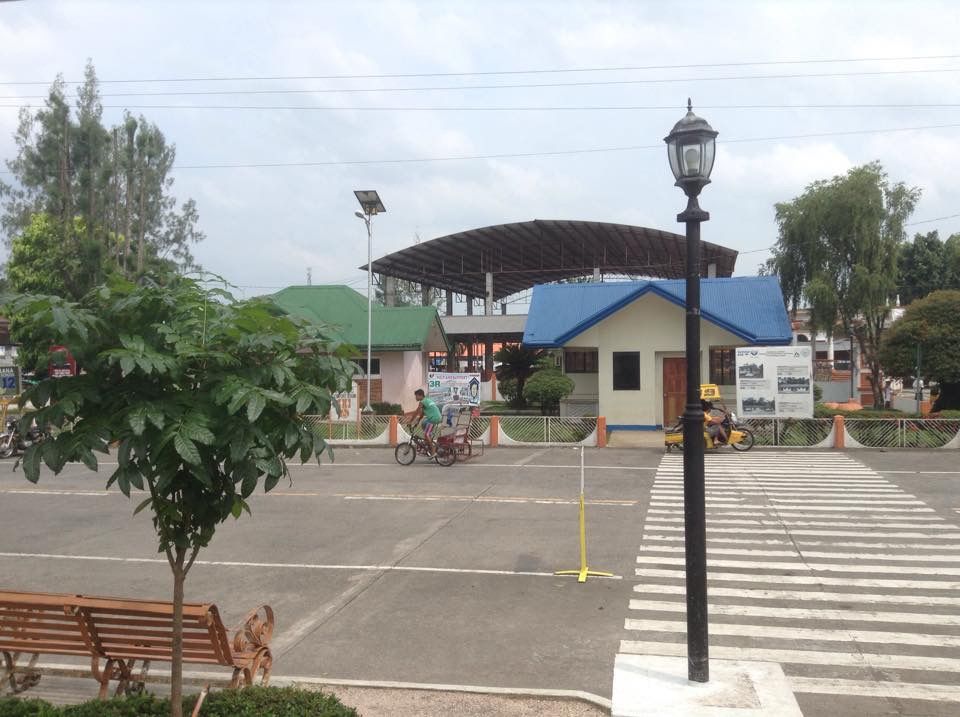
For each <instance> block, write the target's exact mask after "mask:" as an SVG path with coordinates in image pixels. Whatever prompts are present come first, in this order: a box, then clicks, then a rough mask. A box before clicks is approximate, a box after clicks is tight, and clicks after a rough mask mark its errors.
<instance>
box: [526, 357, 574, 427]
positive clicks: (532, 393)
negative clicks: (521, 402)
mask: <svg viewBox="0 0 960 717" xmlns="http://www.w3.org/2000/svg"><path fill="white" fill-rule="evenodd" d="M575 387H576V384H574V382H573V379H571V378H570V377H569V376H566V375H564V374H563V373H561V372H560V371H558V370H557V369H549V368H544V369H540V370H539V371H537V372H536V373H535V374H533V376H531V377H530V378H528V379H527V383H526V385H525V386H524V387H523V395H524V396H525V397H526V398H527V400H532V401H537V402H538V403H539V404H540V412H541V413H542V414H543V415H544V416H546V415H548V414H550V413H555V412H556V411H557V409H558V408H559V406H560V400H561V399H563V398H566V397H567V396H569V395H570V394H571V393H572V392H573V389H574V388H575Z"/></svg>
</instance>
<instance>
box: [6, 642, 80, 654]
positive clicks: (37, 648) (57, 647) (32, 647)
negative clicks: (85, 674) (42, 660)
mask: <svg viewBox="0 0 960 717" xmlns="http://www.w3.org/2000/svg"><path fill="white" fill-rule="evenodd" d="M3 649H4V650H9V651H11V652H13V651H16V652H44V651H46V652H55V653H56V654H58V655H89V654H90V650H89V649H88V648H87V646H86V645H85V644H84V643H83V642H82V641H80V642H74V643H63V642H57V641H56V640H10V641H5V642H4V643H3Z"/></svg>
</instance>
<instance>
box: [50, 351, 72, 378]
mask: <svg viewBox="0 0 960 717" xmlns="http://www.w3.org/2000/svg"><path fill="white" fill-rule="evenodd" d="M47 375H48V376H50V377H51V378H63V377H64V376H76V375H77V362H76V360H75V359H74V358H73V355H72V354H71V353H70V349H68V348H67V347H66V346H51V347H50V360H49V362H48V363H47Z"/></svg>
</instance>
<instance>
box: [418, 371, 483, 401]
mask: <svg viewBox="0 0 960 717" xmlns="http://www.w3.org/2000/svg"><path fill="white" fill-rule="evenodd" d="M427 395H428V396H430V398H432V399H433V400H434V401H435V402H436V404H437V405H438V406H443V405H444V404H447V403H452V402H460V403H470V404H473V405H478V404H479V403H480V374H479V373H440V372H434V371H431V372H428V373H427Z"/></svg>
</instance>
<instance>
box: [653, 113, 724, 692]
mask: <svg viewBox="0 0 960 717" xmlns="http://www.w3.org/2000/svg"><path fill="white" fill-rule="evenodd" d="M717 134H718V133H717V132H716V131H714V129H713V128H712V127H711V126H710V125H709V124H708V123H707V121H706V120H704V119H701V118H700V117H697V116H696V115H695V114H694V113H693V107H692V105H691V103H690V100H689V99H688V100H687V114H686V115H685V116H684V118H683V119H682V120H680V121H679V122H677V123H676V124H675V125H674V126H673V129H672V130H671V132H670V134H669V135H667V136H666V137H665V138H664V142H666V143H667V155H668V156H669V157H670V169H671V170H672V171H673V176H674V177H675V178H676V180H677V186H678V187H680V188H681V189H682V190H683V192H684V194H686V195H687V208H686V209H685V210H684V211H683V212H681V213H680V214H678V215H677V221H678V222H685V223H686V225H687V296H686V307H687V317H686V322H687V323H686V329H687V345H686V354H687V405H686V408H685V410H684V412H683V516H684V536H685V547H686V567H687V570H686V576H687V677H688V678H689V679H690V680H691V681H693V682H708V681H709V680H710V661H709V637H708V635H707V529H706V498H705V495H704V478H703V450H704V441H703V410H702V409H701V408H700V223H701V222H705V221H707V220H708V219H709V218H710V215H709V214H708V213H707V212H705V211H703V210H702V209H701V208H700V205H699V204H698V203H697V197H698V196H699V195H700V190H701V189H703V188H704V187H705V186H706V185H707V184H709V183H710V171H711V170H712V169H713V160H714V156H715V148H716V147H715V141H716V137H717Z"/></svg>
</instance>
